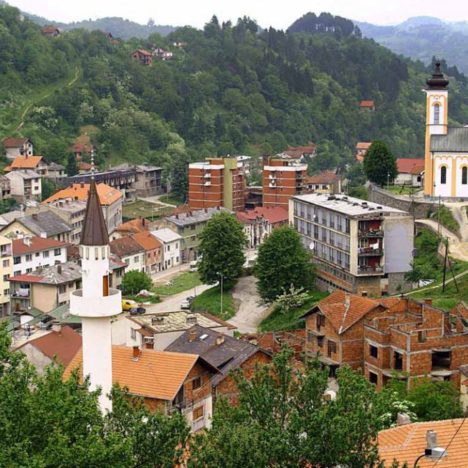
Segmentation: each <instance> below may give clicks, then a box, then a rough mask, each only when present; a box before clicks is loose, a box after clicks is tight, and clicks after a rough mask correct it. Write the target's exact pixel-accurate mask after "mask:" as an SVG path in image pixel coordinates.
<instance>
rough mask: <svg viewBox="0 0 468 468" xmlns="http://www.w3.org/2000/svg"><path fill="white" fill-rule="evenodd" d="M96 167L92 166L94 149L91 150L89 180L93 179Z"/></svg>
mask: <svg viewBox="0 0 468 468" xmlns="http://www.w3.org/2000/svg"><path fill="white" fill-rule="evenodd" d="M95 172H96V166H95V165H94V149H92V150H91V179H94V174H95Z"/></svg>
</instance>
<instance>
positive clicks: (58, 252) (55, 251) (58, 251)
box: [54, 249, 62, 257]
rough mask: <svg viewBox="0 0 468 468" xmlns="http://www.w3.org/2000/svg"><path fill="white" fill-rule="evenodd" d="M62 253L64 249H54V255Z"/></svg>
mask: <svg viewBox="0 0 468 468" xmlns="http://www.w3.org/2000/svg"><path fill="white" fill-rule="evenodd" d="M61 253H62V249H54V255H55V256H56V257H58V256H59V255H60V254H61Z"/></svg>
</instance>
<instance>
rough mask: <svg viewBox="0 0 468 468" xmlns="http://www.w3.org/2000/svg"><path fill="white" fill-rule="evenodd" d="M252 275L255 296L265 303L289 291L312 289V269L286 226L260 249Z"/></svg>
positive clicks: (306, 254)
mask: <svg viewBox="0 0 468 468" xmlns="http://www.w3.org/2000/svg"><path fill="white" fill-rule="evenodd" d="M255 275H256V276H257V278H258V286H257V287H258V292H259V294H260V296H261V297H262V298H263V299H264V300H265V301H268V302H271V301H274V300H275V299H276V297H278V296H279V295H281V294H284V293H286V292H287V291H289V290H290V288H291V287H294V288H304V289H306V290H308V289H310V288H311V287H312V286H313V281H314V273H313V265H312V263H311V262H310V255H309V254H308V252H307V251H306V249H305V248H304V246H303V245H302V243H301V238H300V236H299V234H298V233H297V232H296V231H295V230H294V229H293V228H291V227H289V226H283V227H280V228H278V229H275V230H274V231H273V232H272V233H271V235H270V236H269V237H268V238H267V239H266V240H265V242H264V243H263V244H262V245H261V246H260V248H259V251H258V258H257V265H256V267H255Z"/></svg>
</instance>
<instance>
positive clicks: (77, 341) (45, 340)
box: [18, 326, 81, 366]
mask: <svg viewBox="0 0 468 468" xmlns="http://www.w3.org/2000/svg"><path fill="white" fill-rule="evenodd" d="M26 345H31V346H34V347H35V348H37V349H38V350H39V351H40V352H41V353H42V354H44V355H45V356H47V357H48V358H50V359H53V358H56V359H57V362H58V363H60V364H62V365H64V366H68V364H69V363H70V362H71V360H72V359H73V358H74V356H76V354H77V352H78V351H79V350H80V349H81V335H80V334H79V333H77V332H76V331H75V330H73V328H71V327H68V326H65V327H63V328H62V330H61V331H60V332H56V331H52V332H50V333H48V334H47V335H44V336H41V337H39V338H36V339H35V340H30V341H28V342H27V343H25V344H24V345H22V346H20V348H18V349H21V348H23V347H24V346H26Z"/></svg>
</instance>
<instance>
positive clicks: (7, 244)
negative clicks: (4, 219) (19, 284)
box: [0, 236, 13, 317]
mask: <svg viewBox="0 0 468 468" xmlns="http://www.w3.org/2000/svg"><path fill="white" fill-rule="evenodd" d="M0 262H1V269H0V317H4V316H5V315H7V314H8V311H9V310H10V282H9V278H10V276H11V274H12V271H13V252H12V248H11V239H8V237H5V236H0Z"/></svg>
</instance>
